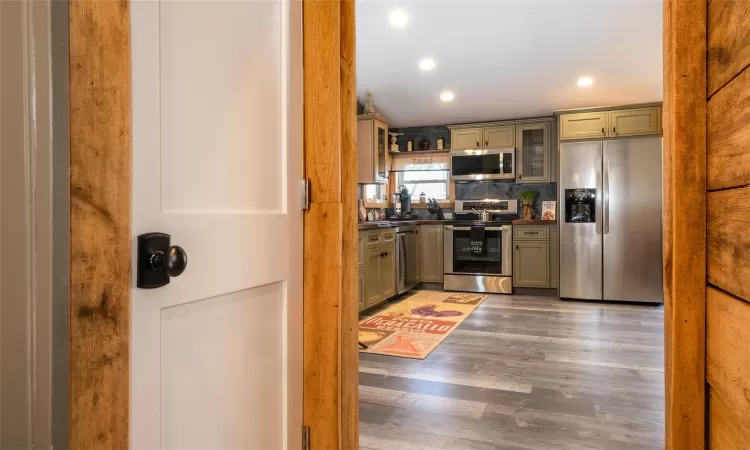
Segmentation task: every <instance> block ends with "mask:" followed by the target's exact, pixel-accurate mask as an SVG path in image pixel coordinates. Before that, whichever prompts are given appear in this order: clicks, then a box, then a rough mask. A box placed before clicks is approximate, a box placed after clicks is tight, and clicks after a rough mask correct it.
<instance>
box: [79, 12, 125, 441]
mask: <svg viewBox="0 0 750 450" xmlns="http://www.w3.org/2000/svg"><path fill="white" fill-rule="evenodd" d="M68 24H69V42H70V53H69V55H70V85H69V86H70V200H71V201H70V448H71V449H88V448H98V449H126V448H128V425H129V423H128V414H129V410H128V401H129V397H128V395H129V390H128V383H129V338H130V329H129V327H130V262H131V258H130V188H131V187H130V184H131V172H130V171H131V168H130V166H131V147H132V132H131V120H130V116H131V103H130V82H131V80H130V78H131V70H130V5H129V2H128V1H127V0H122V1H118V2H111V1H99V2H92V1H84V0H71V1H70V2H69V21H68Z"/></svg>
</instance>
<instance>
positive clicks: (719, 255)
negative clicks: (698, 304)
mask: <svg viewBox="0 0 750 450" xmlns="http://www.w3.org/2000/svg"><path fill="white" fill-rule="evenodd" d="M748 123H750V122H748ZM747 280H750V187H745V188H741V189H729V190H724V191H715V192H709V193H708V281H709V282H710V283H711V284H713V285H714V286H717V287H719V288H721V289H722V290H724V291H727V292H729V293H731V294H733V295H736V296H737V297H740V298H742V299H745V300H746V301H750V283H748V282H747ZM749 324H750V322H749ZM747 351H748V352H750V347H748V349H747Z"/></svg>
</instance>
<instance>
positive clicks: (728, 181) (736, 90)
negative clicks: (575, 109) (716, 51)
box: [707, 2, 750, 190]
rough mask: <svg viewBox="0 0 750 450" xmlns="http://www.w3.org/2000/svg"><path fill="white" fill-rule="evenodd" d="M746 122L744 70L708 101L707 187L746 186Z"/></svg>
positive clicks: (749, 98) (749, 177)
mask: <svg viewBox="0 0 750 450" xmlns="http://www.w3.org/2000/svg"><path fill="white" fill-rule="evenodd" d="M717 3H721V2H717ZM749 123H750V70H745V71H743V72H742V73H741V74H740V75H739V76H737V77H736V78H734V79H733V80H732V81H730V82H729V83H727V84H726V85H725V86H724V87H723V88H722V89H721V90H719V91H718V92H716V94H715V95H714V96H713V97H711V100H709V102H708V131H707V133H708V137H707V139H708V140H707V147H708V148H707V158H708V181H707V183H708V189H709V190H716V189H727V188H732V187H738V186H746V185H750V126H748V124H749Z"/></svg>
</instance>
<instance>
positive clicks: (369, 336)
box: [359, 291, 487, 359]
mask: <svg viewBox="0 0 750 450" xmlns="http://www.w3.org/2000/svg"><path fill="white" fill-rule="evenodd" d="M486 298H487V295H485V294H470V293H465V292H439V291H419V292H417V293H416V294H414V295H412V296H410V297H407V298H405V299H404V300H401V301H399V302H398V303H394V304H393V305H391V306H389V307H388V308H386V309H384V310H381V311H378V312H377V313H375V314H373V315H371V316H369V317H367V318H365V319H364V320H362V321H360V322H359V343H360V346H359V349H360V351H361V352H363V353H377V354H379V355H389V356H401V357H404V358H413V359H425V358H426V357H427V355H429V354H430V352H432V351H433V350H435V348H436V347H437V346H438V345H439V344H440V343H441V342H443V340H444V339H445V338H446V337H448V335H449V334H450V333H451V332H452V331H453V330H455V329H456V328H457V327H458V325H460V324H461V322H463V321H464V319H466V318H467V317H468V316H469V314H471V312H472V311H474V310H475V309H476V308H477V307H478V306H479V305H480V304H481V303H482V302H483V301H484V299H486ZM365 347H366V348H365Z"/></svg>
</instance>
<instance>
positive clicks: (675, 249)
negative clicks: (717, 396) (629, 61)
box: [663, 0, 718, 450]
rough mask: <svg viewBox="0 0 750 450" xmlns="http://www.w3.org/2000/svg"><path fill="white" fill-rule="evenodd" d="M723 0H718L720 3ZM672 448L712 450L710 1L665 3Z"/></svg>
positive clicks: (667, 359) (668, 383)
mask: <svg viewBox="0 0 750 450" xmlns="http://www.w3.org/2000/svg"><path fill="white" fill-rule="evenodd" d="M717 1H718V0H717ZM663 126H664V238H663V239H664V246H663V247H664V312H665V314H664V316H665V346H666V351H665V378H666V410H665V412H666V439H665V443H666V448H667V449H673V450H698V449H703V448H705V444H706V442H705V436H706V434H705V418H706V417H705V412H706V408H705V305H706V301H705V299H706V264H705V259H706V258H705V255H706V215H705V211H706V3H704V2H701V1H684V0H665V2H664V123H663Z"/></svg>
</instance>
